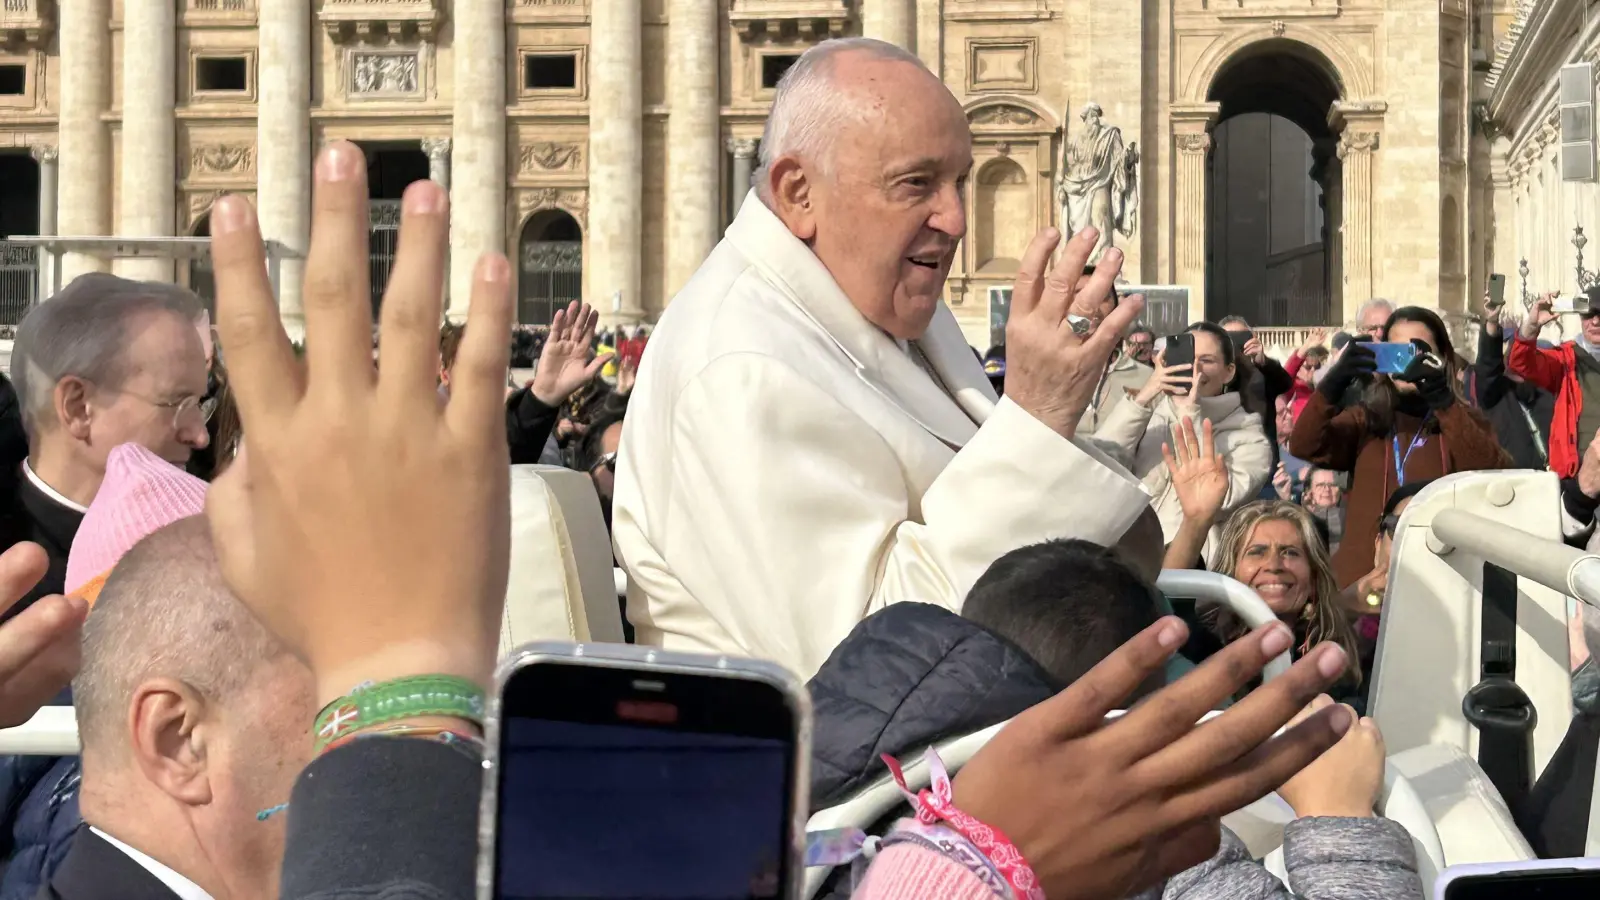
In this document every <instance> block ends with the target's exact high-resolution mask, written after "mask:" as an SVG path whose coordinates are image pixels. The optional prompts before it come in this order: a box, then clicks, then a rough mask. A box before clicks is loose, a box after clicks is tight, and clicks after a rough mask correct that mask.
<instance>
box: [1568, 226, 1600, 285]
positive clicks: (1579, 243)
mask: <svg viewBox="0 0 1600 900" xmlns="http://www.w3.org/2000/svg"><path fill="white" fill-rule="evenodd" d="M1572 246H1574V247H1576V248H1578V267H1577V268H1578V291H1579V292H1580V293H1581V292H1583V291H1586V290H1588V289H1589V288H1590V287H1591V286H1593V285H1594V283H1595V280H1596V278H1597V276H1596V274H1595V273H1594V272H1591V271H1589V270H1588V269H1585V268H1584V267H1583V248H1584V247H1587V246H1589V239H1588V238H1586V237H1584V236H1583V226H1582V225H1577V226H1574V227H1573V229H1572Z"/></svg>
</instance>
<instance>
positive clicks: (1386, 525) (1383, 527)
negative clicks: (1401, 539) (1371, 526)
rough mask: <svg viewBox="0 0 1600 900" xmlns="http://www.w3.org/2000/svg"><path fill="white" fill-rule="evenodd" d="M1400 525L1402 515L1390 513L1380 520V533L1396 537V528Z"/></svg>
mask: <svg viewBox="0 0 1600 900" xmlns="http://www.w3.org/2000/svg"><path fill="white" fill-rule="evenodd" d="M1398 527H1400V516H1398V515H1396V514H1395V513H1390V514H1388V515H1387V516H1384V517H1383V518H1381V519H1379V520H1378V533H1379V534H1386V535H1388V536H1389V537H1394V530H1395V529H1396V528H1398Z"/></svg>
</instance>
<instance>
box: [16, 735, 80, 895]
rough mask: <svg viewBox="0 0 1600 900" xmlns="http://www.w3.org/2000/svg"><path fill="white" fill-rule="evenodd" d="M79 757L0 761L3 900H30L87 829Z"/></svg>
mask: <svg viewBox="0 0 1600 900" xmlns="http://www.w3.org/2000/svg"><path fill="white" fill-rule="evenodd" d="M80 775H81V770H80V769H79V766H78V758H77V757H76V756H64V757H52V756H4V757H0V804H3V805H0V809H3V811H4V818H3V819H0V859H4V860H5V863H4V870H3V871H0V900H32V898H33V897H34V895H36V894H38V893H39V889H40V888H42V887H43V886H44V884H45V883H46V882H47V881H48V880H49V878H50V875H51V874H52V873H54V872H55V870H56V866H58V865H60V864H61V860H62V858H63V857H65V856H66V855H67V849H68V848H69V847H71V846H72V838H73V835H75V834H77V831H78V828H79V827H80V826H82V825H83V819H82V818H81V817H80V816H79V815H78V783H79V780H80Z"/></svg>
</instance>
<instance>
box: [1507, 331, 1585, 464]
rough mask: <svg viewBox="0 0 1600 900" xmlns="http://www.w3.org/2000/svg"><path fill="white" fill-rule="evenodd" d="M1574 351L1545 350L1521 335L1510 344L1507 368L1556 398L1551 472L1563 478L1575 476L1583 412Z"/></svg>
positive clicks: (1568, 346) (1570, 346)
mask: <svg viewBox="0 0 1600 900" xmlns="http://www.w3.org/2000/svg"><path fill="white" fill-rule="evenodd" d="M1577 353H1578V351H1577V348H1576V347H1575V346H1574V345H1573V344H1571V343H1566V344H1562V345H1560V346H1558V347H1550V348H1548V349H1546V348H1544V347H1540V346H1539V343H1538V342H1537V341H1530V340H1528V339H1527V338H1524V337H1523V336H1522V335H1521V334H1518V335H1517V339H1516V342H1515V343H1513V344H1512V345H1511V358H1510V359H1508V360H1507V361H1506V366H1507V368H1509V369H1510V370H1511V371H1513V372H1515V373H1516V374H1518V375H1521V376H1522V377H1523V378H1524V379H1526V380H1527V381H1528V382H1529V383H1531V384H1533V385H1535V386H1537V387H1540V388H1543V389H1544V390H1547V391H1549V392H1550V393H1552V394H1555V395H1556V413H1555V417H1554V418H1553V419H1552V420H1551V422H1550V471H1552V472H1554V473H1556V474H1557V475H1560V476H1561V477H1562V478H1571V477H1573V476H1575V475H1577V474H1578V462H1579V460H1580V459H1581V457H1582V454H1580V453H1579V452H1578V416H1579V415H1580V414H1582V412H1583V386H1582V385H1581V384H1579V382H1578V356H1577Z"/></svg>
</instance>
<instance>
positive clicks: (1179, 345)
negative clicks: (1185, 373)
mask: <svg viewBox="0 0 1600 900" xmlns="http://www.w3.org/2000/svg"><path fill="white" fill-rule="evenodd" d="M1162 359H1163V360H1164V361H1165V363H1166V365H1167V366H1169V367H1170V366H1192V365H1194V335H1192V334H1189V333H1188V332H1184V333H1183V334H1175V335H1172V336H1171V337H1169V338H1167V349H1166V355H1165V356H1163V357H1162Z"/></svg>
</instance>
